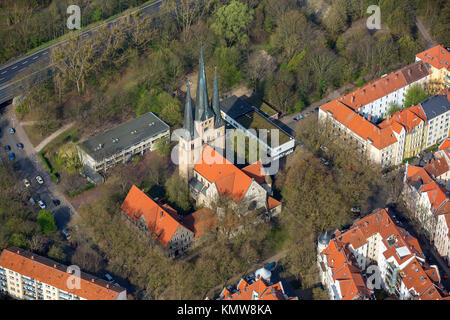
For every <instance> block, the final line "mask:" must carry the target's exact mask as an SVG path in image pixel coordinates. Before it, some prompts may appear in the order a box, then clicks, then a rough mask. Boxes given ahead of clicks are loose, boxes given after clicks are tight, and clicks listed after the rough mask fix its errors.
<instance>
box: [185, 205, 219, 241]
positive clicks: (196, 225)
mask: <svg viewBox="0 0 450 320" xmlns="http://www.w3.org/2000/svg"><path fill="white" fill-rule="evenodd" d="M183 223H184V225H185V226H186V227H187V228H189V229H190V230H191V231H192V232H194V237H195V238H200V237H201V236H202V235H204V234H205V233H207V232H208V231H210V230H212V229H214V228H215V227H216V226H217V215H216V214H215V213H214V212H213V211H212V210H210V209H208V208H202V209H200V210H197V211H195V212H193V213H191V214H189V215H187V216H186V217H184V218H183Z"/></svg>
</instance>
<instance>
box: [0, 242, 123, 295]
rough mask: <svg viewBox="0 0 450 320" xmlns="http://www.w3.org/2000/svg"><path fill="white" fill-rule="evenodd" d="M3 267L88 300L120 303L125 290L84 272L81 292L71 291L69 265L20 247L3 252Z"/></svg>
mask: <svg viewBox="0 0 450 320" xmlns="http://www.w3.org/2000/svg"><path fill="white" fill-rule="evenodd" d="M0 265H1V266H2V267H4V268H6V269H9V270H12V271H15V272H17V273H20V274H22V275H25V276H27V277H30V278H33V279H35V280H37V281H40V282H43V283H46V284H49V285H51V286H53V287H56V288H58V289H60V290H64V291H66V292H70V293H72V294H74V295H77V296H79V297H81V298H84V299H87V300H116V299H117V298H118V295H119V293H121V292H123V291H125V289H124V288H122V287H118V286H114V285H110V284H109V283H108V282H106V281H105V280H102V279H99V278H97V277H94V276H92V275H89V274H87V273H84V272H82V273H81V276H80V278H81V279H80V284H81V286H80V289H69V288H68V287H67V280H68V279H69V277H71V276H73V275H72V274H69V273H67V266H65V265H62V264H60V263H57V262H55V261H53V260H50V259H47V258H45V257H42V256H39V255H37V254H34V253H31V252H29V251H25V250H22V249H19V248H16V247H11V248H8V249H4V250H3V252H2V254H1V255H0Z"/></svg>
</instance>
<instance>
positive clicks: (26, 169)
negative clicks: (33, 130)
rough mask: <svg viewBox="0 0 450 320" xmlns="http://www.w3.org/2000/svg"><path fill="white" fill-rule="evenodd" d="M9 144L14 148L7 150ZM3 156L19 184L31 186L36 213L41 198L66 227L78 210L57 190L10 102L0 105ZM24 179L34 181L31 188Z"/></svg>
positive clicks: (60, 223)
mask: <svg viewBox="0 0 450 320" xmlns="http://www.w3.org/2000/svg"><path fill="white" fill-rule="evenodd" d="M9 128H14V129H15V130H16V132H15V133H14V134H11V133H9V132H8V129H9ZM17 143H22V144H23V145H24V148H23V149H19V148H18V147H17ZM7 145H9V146H10V147H11V151H6V150H5V146H7ZM9 152H13V153H14V154H15V157H16V159H15V160H10V159H9V157H8V153H9ZM0 157H1V159H2V162H4V163H5V164H6V165H7V167H8V168H10V169H11V170H14V171H15V172H16V174H17V176H18V177H19V178H20V180H19V181H18V183H20V187H21V188H23V190H24V192H25V191H27V189H28V191H29V192H30V193H31V196H32V198H33V199H34V200H35V201H36V204H35V205H34V206H33V205H32V204H31V203H30V204H29V205H30V206H32V207H33V208H34V210H35V212H36V214H37V213H38V212H39V210H40V208H39V206H38V205H37V201H38V200H42V201H43V202H44V203H45V204H46V206H47V208H46V209H48V210H50V211H51V212H53V214H54V216H55V222H56V224H57V226H58V228H59V229H63V228H64V227H65V226H66V225H67V223H68V222H69V221H70V218H71V215H73V214H76V211H75V209H74V208H73V207H72V205H71V204H70V203H69V201H67V200H66V198H65V197H64V195H63V194H62V193H61V192H60V191H59V190H58V188H57V186H56V184H55V182H54V181H53V180H52V178H51V176H50V174H49V173H48V171H47V170H46V169H45V167H44V165H43V164H42V162H41V160H40V159H39V157H38V155H37V152H36V151H35V149H34V147H33V146H32V144H31V142H30V141H29V139H28V137H27V135H26V133H25V131H24V130H23V128H22V127H21V126H20V124H19V121H18V120H17V118H16V116H15V113H14V110H13V108H12V106H11V105H9V106H7V107H2V108H0ZM37 176H41V177H42V178H43V180H44V183H43V184H39V183H38V182H37V180H36V177H37ZM25 178H26V179H28V180H29V181H30V183H31V186H30V187H28V188H27V187H25V185H24V183H23V180H24V179H25ZM53 200H59V201H60V204H59V205H58V206H56V205H55V204H54V203H53Z"/></svg>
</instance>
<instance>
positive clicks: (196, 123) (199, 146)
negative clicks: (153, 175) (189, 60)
mask: <svg viewBox="0 0 450 320" xmlns="http://www.w3.org/2000/svg"><path fill="white" fill-rule="evenodd" d="M220 111H221V106H220V99H219V84H218V76H217V69H216V70H215V74H214V87H213V91H212V99H211V102H210V100H209V97H208V87H207V80H206V72H205V61H204V56H203V45H202V47H201V52H200V61H199V72H198V81H197V94H196V101H195V105H194V104H193V103H192V98H191V84H190V82H189V80H188V84H187V93H186V103H185V110H184V125H183V129H184V134H183V135H180V137H179V144H178V162H179V173H180V176H183V177H184V178H186V179H187V181H188V183H189V189H190V191H191V194H192V196H193V198H194V199H195V200H196V204H197V205H198V206H204V207H207V208H210V209H213V208H214V207H215V205H214V204H215V203H216V202H217V201H218V199H219V197H221V196H226V197H230V199H231V200H232V203H233V205H235V206H236V208H238V207H239V208H241V210H242V212H239V213H238V214H243V215H245V214H246V213H247V212H249V211H257V212H260V213H262V214H267V215H269V216H274V215H277V214H278V213H280V211H281V203H280V202H279V201H277V200H275V199H274V198H272V197H271V196H270V195H271V186H270V182H269V183H266V176H265V174H264V169H263V166H262V165H261V162H260V161H257V162H256V163H253V164H250V165H248V166H247V167H244V168H242V169H239V168H238V167H236V166H235V165H234V164H233V163H232V162H230V161H229V160H228V159H226V157H225V146H226V133H225V121H224V120H223V118H222V115H221V112H220ZM241 210H239V211H241Z"/></svg>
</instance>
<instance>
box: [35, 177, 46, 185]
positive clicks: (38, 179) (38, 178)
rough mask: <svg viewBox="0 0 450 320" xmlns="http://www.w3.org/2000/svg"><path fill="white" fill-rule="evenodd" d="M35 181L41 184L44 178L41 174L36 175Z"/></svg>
mask: <svg viewBox="0 0 450 320" xmlns="http://www.w3.org/2000/svg"><path fill="white" fill-rule="evenodd" d="M36 181H37V182H38V183H39V184H43V183H44V179H42V177H41V176H37V177H36Z"/></svg>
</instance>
